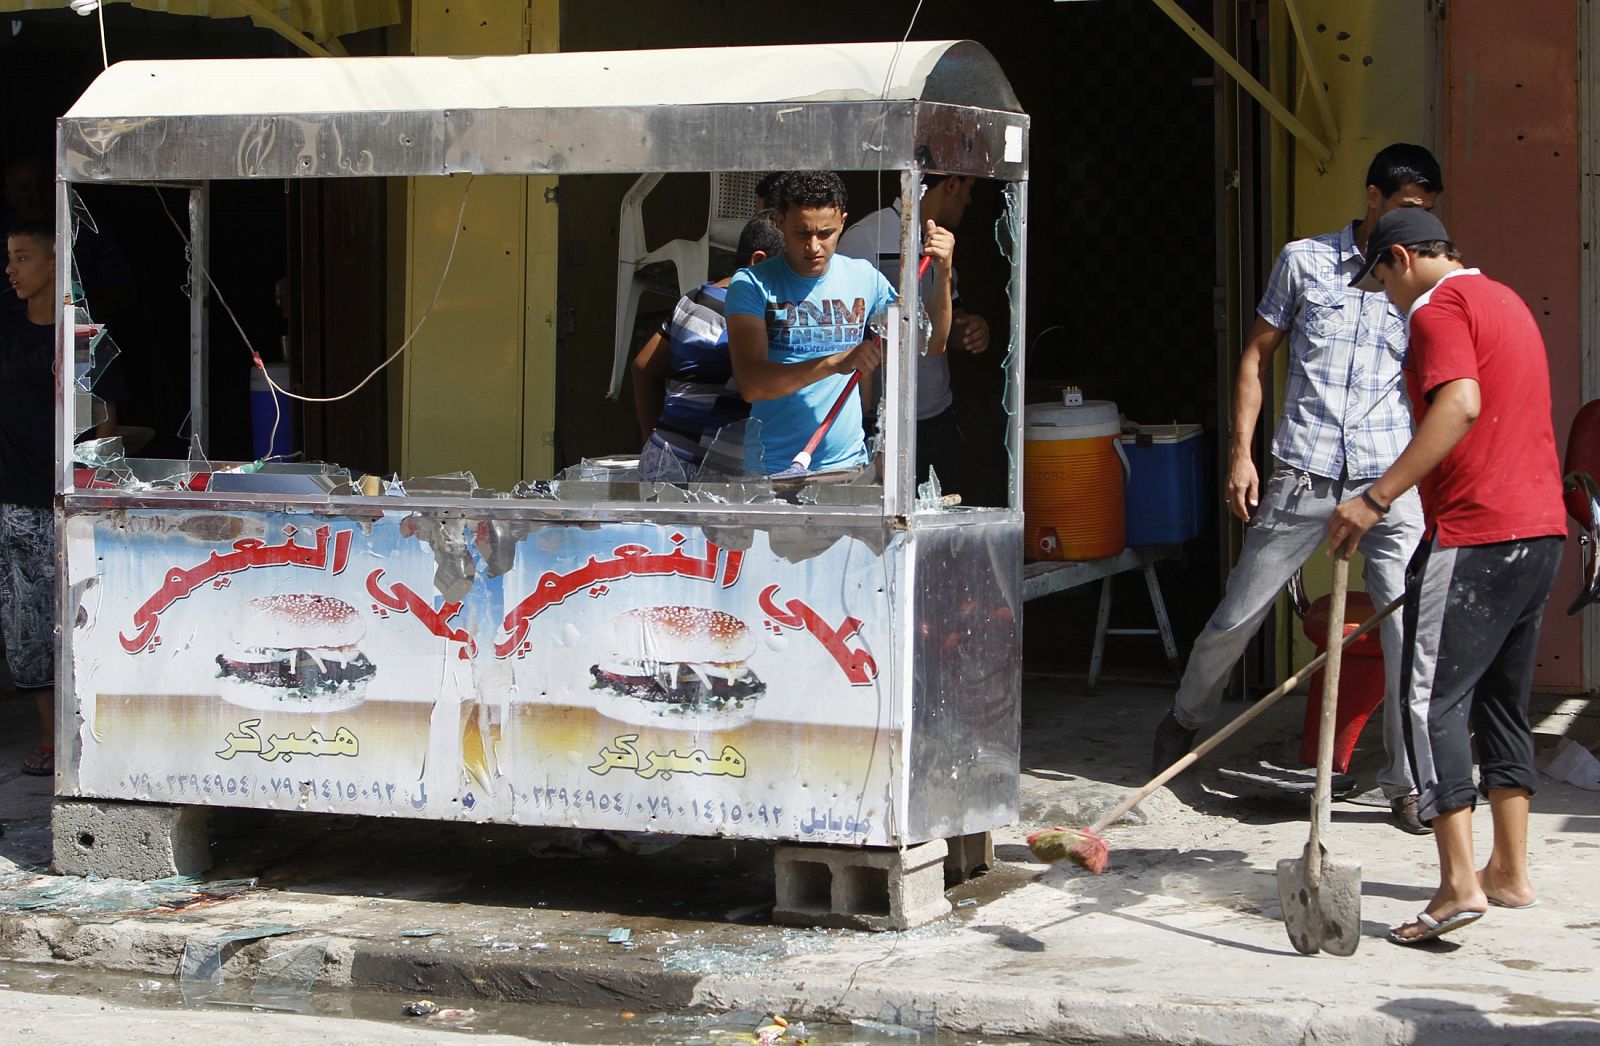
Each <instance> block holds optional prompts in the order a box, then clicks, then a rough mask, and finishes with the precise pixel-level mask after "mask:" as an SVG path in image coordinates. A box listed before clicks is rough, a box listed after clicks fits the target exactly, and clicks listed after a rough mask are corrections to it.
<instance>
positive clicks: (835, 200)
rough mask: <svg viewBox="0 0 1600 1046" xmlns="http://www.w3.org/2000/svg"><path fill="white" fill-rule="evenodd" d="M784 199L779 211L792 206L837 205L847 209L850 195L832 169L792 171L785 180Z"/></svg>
mask: <svg viewBox="0 0 1600 1046" xmlns="http://www.w3.org/2000/svg"><path fill="white" fill-rule="evenodd" d="M782 197H783V198H782V199H781V200H780V201H779V202H778V213H779V214H785V213H787V212H788V210H789V208H790V207H837V208H839V213H841V214H843V213H844V212H845V210H846V208H845V204H846V202H847V201H848V197H847V196H846V194H845V191H844V182H843V181H841V180H840V178H839V176H838V175H837V174H834V173H833V172H832V171H791V172H789V176H788V177H787V178H785V179H784V180H783V193H782Z"/></svg>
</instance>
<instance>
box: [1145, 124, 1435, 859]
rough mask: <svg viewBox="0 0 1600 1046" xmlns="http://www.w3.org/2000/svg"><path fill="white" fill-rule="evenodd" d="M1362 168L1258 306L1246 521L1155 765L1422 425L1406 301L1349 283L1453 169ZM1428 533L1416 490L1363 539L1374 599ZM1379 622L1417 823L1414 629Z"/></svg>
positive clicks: (1400, 767) (1388, 741) (1248, 404)
mask: <svg viewBox="0 0 1600 1046" xmlns="http://www.w3.org/2000/svg"><path fill="white" fill-rule="evenodd" d="M1366 184H1367V194H1366V195H1367V213H1366V216H1365V217H1364V218H1361V219H1358V220H1356V221H1353V222H1351V223H1350V224H1349V225H1347V226H1345V227H1344V228H1343V229H1340V230H1338V231H1336V232H1331V233H1327V234H1325V235H1322V236H1314V237H1311V238H1310V239H1305V240H1296V241H1294V242H1293V243H1290V244H1288V245H1287V246H1286V247H1284V248H1283V252H1282V253H1281V254H1279V255H1278V262H1277V264H1276V265H1275V266H1274V267H1273V270H1272V276H1271V278H1270V279H1269V280H1268V282H1267V290H1266V294H1265V295H1264V296H1263V297H1262V299H1261V304H1260V305H1259V306H1258V307H1257V309H1256V319H1255V323H1254V324H1253V325H1252V326H1251V328H1250V332H1249V335H1248V337H1247V339H1246V342H1245V347H1244V353H1243V355H1242V356H1241V357H1240V360H1239V371H1238V376H1237V380H1236V390H1235V395H1234V408H1233V433H1232V437H1231V440H1230V451H1229V467H1228V482H1227V499H1228V508H1229V510H1230V511H1232V512H1233V514H1234V515H1235V516H1238V517H1239V518H1240V519H1241V520H1243V521H1244V522H1245V523H1246V524H1248V528H1247V529H1246V530H1245V538H1244V549H1243V551H1242V552H1241V553H1240V556H1239V562H1238V563H1237V564H1236V565H1235V566H1234V568H1233V571H1232V572H1231V573H1230V574H1229V575H1228V584H1227V592H1226V594H1225V595H1224V596H1223V599H1222V603H1221V604H1220V605H1219V606H1218V607H1217V609H1216V611H1215V612H1214V613H1213V614H1212V615H1211V620H1210V621H1208V622H1206V627H1205V629H1204V631H1202V632H1201V634H1200V637H1199V638H1198V639H1197V640H1195V644H1194V649H1193V650H1192V651H1191V652H1190V654H1189V664H1188V668H1187V669H1186V671H1185V672H1184V675H1183V681H1182V683H1180V684H1179V687H1178V692H1177V695H1176V696H1175V698H1174V700H1173V707H1172V710H1171V711H1169V712H1168V713H1167V715H1166V718H1165V719H1163V720H1162V722H1161V725H1160V726H1159V727H1158V728H1157V730H1156V738H1155V750H1154V758H1153V766H1154V770H1155V771H1157V772H1159V771H1160V770H1163V769H1165V768H1166V767H1168V766H1170V765H1171V764H1172V763H1174V762H1176V761H1177V760H1178V759H1179V758H1180V757H1181V756H1183V755H1184V754H1185V753H1186V752H1188V751H1189V750H1190V748H1192V747H1193V743H1194V738H1195V734H1196V733H1197V732H1198V730H1199V728H1200V727H1201V726H1203V725H1204V724H1205V723H1206V722H1208V721H1209V720H1211V719H1213V718H1214V717H1215V716H1216V714H1217V711H1218V709H1219V707H1220V704H1221V698H1222V689H1223V686H1224V684H1225V683H1226V682H1227V678H1228V674H1229V673H1230V672H1231V671H1232V669H1233V666H1234V664H1235V662H1237V661H1238V659H1239V657H1240V655H1241V654H1242V653H1243V652H1244V648H1245V646H1246V644H1248V643H1249V641H1250V638H1251V637H1252V636H1253V635H1255V633H1256V630H1257V629H1258V628H1260V627H1261V622H1262V621H1263V620H1264V619H1265V618H1266V615H1267V611H1268V610H1269V609H1270V608H1271V606H1272V603H1273V601H1274V600H1275V599H1276V598H1277V595H1278V593H1279V592H1280V591H1281V590H1282V589H1283V586H1284V585H1285V584H1287V583H1288V581H1289V579H1290V578H1291V577H1292V576H1293V575H1294V573H1295V571H1296V570H1298V569H1299V568H1300V566H1301V564H1303V563H1304V562H1305V561H1306V559H1307V558H1308V557H1309V556H1310V555H1311V553H1312V552H1313V551H1315V549H1316V548H1317V546H1318V544H1319V543H1320V542H1321V540H1322V538H1323V536H1324V531H1325V529H1326V524H1327V521H1328V518H1329V517H1330V516H1331V515H1332V514H1333V510H1334V509H1335V508H1336V507H1337V506H1338V505H1339V503H1340V502H1341V501H1343V500H1344V499H1346V498H1349V497H1359V496H1360V494H1361V492H1362V491H1364V490H1366V488H1367V487H1368V486H1370V485H1371V484H1372V482H1373V481H1374V480H1376V479H1377V478H1378V477H1379V476H1381V475H1383V473H1384V471H1385V470H1386V469H1387V468H1388V467H1389V466H1390V465H1391V464H1393V462H1394V460H1395V458H1397V457H1399V456H1400V452H1401V451H1402V450H1404V449H1405V446H1406V444H1407V443H1408V442H1409V441H1410V439H1411V412H1410V409H1409V406H1408V404H1407V402H1406V396H1405V382H1404V378H1403V377H1402V374H1401V369H1400V367H1401V363H1402V362H1403V361H1404V359H1405V355H1406V324H1405V317H1404V315H1403V314H1402V313H1401V312H1400V311H1399V310H1397V309H1396V308H1395V307H1394V305H1393V304H1392V303H1390V301H1389V300H1388V298H1387V297H1385V296H1384V295H1382V294H1370V293H1367V292H1365V291H1360V290H1356V289H1354V288H1351V287H1349V286H1347V284H1348V283H1349V281H1350V277H1351V276H1352V275H1353V274H1354V273H1356V272H1357V271H1359V270H1360V269H1361V266H1362V265H1363V263H1364V256H1363V251H1364V250H1365V248H1366V244H1367V237H1368V235H1369V234H1370V233H1371V232H1372V228H1373V226H1374V225H1376V224H1377V221H1378V218H1379V216H1381V215H1383V214H1387V213H1388V212H1390V211H1392V210H1396V209H1398V208H1401V207H1422V208H1426V209H1429V210H1431V209H1432V208H1433V203H1434V200H1435V198H1437V197H1438V195H1439V193H1440V192H1441V191H1443V188H1444V185H1443V178H1442V175H1441V174H1440V171H1439V162H1438V161H1437V160H1435V159H1434V158H1433V155H1432V154H1431V153H1429V152H1428V150H1427V149H1424V148H1423V147H1422V146H1420V145H1405V144H1397V145H1391V146H1389V147H1388V148H1386V149H1384V150H1383V151H1382V152H1380V153H1378V155H1377V156H1376V157H1375V158H1374V159H1373V161H1372V165H1371V166H1370V167H1369V168H1368V170H1367V183H1366ZM1285 340H1287V341H1288V345H1289V378H1288V384H1287V386H1286V388H1285V389H1284V401H1283V414H1282V416H1281V417H1280V418H1279V420H1278V428H1277V432H1276V433H1275V435H1274V436H1273V439H1272V451H1271V453H1272V461H1271V464H1270V469H1269V471H1268V473H1267V475H1266V481H1265V483H1263V482H1262V478H1261V475H1260V474H1259V473H1258V472H1257V469H1256V464H1255V461H1254V460H1253V458H1252V447H1251V444H1252V437H1253V436H1254V434H1255V430H1256V422H1257V420H1258V419H1259V417H1260V413H1261V403H1262V400H1263V397H1264V392H1265V389H1266V387H1267V383H1268V382H1269V381H1271V380H1272V366H1271V363H1272V356H1273V354H1274V353H1275V352H1277V350H1278V348H1279V347H1280V346H1282V345H1283V344H1284V342H1285ZM1263 502H1264V503H1263ZM1421 535H1422V506H1421V503H1420V502H1419V501H1418V499H1417V496H1416V492H1415V491H1408V492H1407V494H1406V495H1405V496H1404V497H1402V498H1400V499H1398V500H1397V501H1396V502H1395V504H1394V507H1393V508H1392V510H1391V511H1390V512H1389V514H1388V515H1387V516H1385V517H1384V519H1383V520H1382V522H1381V523H1380V524H1379V525H1378V526H1375V527H1373V528H1372V530H1370V531H1369V532H1368V533H1367V534H1366V536H1365V537H1364V538H1363V539H1362V542H1361V552H1362V554H1363V555H1364V556H1365V558H1366V568H1365V572H1364V577H1365V579H1366V585H1367V591H1368V592H1369V593H1371V595H1372V599H1373V602H1374V604H1375V605H1377V606H1386V605H1388V604H1389V603H1390V602H1391V601H1392V600H1394V599H1396V598H1398V597H1399V595H1400V594H1401V592H1402V591H1403V590H1404V588H1405V569H1406V564H1407V562H1408V561H1409V560H1410V558H1411V553H1412V551H1413V550H1414V549H1415V548H1416V545H1417V541H1418V540H1419V539H1420V537H1421ZM1381 638H1382V642H1383V653H1384V669H1385V675H1386V677H1387V685H1386V687H1385V698H1386V700H1385V701H1384V715H1383V741H1384V749H1385V752H1386V760H1385V766H1384V769H1383V771H1382V772H1381V773H1380V774H1379V776H1378V784H1379V786H1380V787H1381V788H1382V789H1383V792H1384V796H1385V797H1386V798H1387V799H1388V800H1389V804H1390V809H1391V810H1392V811H1393V814H1394V817H1395V820H1396V822H1397V823H1398V824H1399V826H1400V827H1401V828H1403V829H1405V830H1407V831H1410V832H1414V833H1419V834H1420V833H1423V832H1426V831H1427V828H1426V827H1425V826H1424V825H1423V824H1422V823H1421V821H1420V820H1419V819H1418V817H1417V797H1416V786H1415V784H1414V782H1413V781H1412V777H1411V768H1410V766H1409V765H1408V763H1407V760H1406V754H1405V744H1404V739H1403V736H1402V732H1401V731H1402V726H1401V718H1400V716H1401V712H1402V710H1403V705H1404V702H1403V701H1401V700H1399V699H1398V698H1397V697H1396V696H1395V695H1396V688H1397V686H1398V683H1399V671H1400V659H1401V651H1402V643H1403V637H1402V635H1401V624H1400V620H1399V618H1398V617H1396V616H1391V617H1390V618H1389V619H1388V620H1387V621H1385V622H1384V624H1383V625H1382V635H1381ZM1336 790H1337V789H1336Z"/></svg>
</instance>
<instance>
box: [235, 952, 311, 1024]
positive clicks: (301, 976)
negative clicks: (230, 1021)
mask: <svg viewBox="0 0 1600 1046" xmlns="http://www.w3.org/2000/svg"><path fill="white" fill-rule="evenodd" d="M327 953H328V946H327V942H326V941H310V942H308V943H306V944H302V945H300V946H298V947H293V948H287V949H285V950H283V951H281V952H278V953H277V954H275V955H269V956H267V957H266V958H265V959H263V960H262V961H261V966H260V967H259V968H258V969H257V971H256V980H255V986H254V987H252V988H251V989H250V1001H251V1003H253V1004H255V1005H257V1006H264V1007H267V1008H270V1009H276V1010H293V1011H298V1012H306V1013H308V1012H310V1010H311V986H312V985H313V984H315V983H316V980H317V977H318V976H319V975H320V974H321V973H322V965H323V962H324V961H325V960H326V958H327Z"/></svg>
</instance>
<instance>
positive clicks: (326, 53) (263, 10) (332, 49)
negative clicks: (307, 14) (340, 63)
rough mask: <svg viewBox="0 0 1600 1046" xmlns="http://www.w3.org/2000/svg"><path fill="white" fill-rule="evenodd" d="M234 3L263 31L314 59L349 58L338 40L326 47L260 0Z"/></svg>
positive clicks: (239, 0)
mask: <svg viewBox="0 0 1600 1046" xmlns="http://www.w3.org/2000/svg"><path fill="white" fill-rule="evenodd" d="M233 2H234V3H235V4H236V5H238V6H239V7H240V8H242V9H243V10H244V12H245V13H246V14H247V15H249V16H250V20H251V21H253V22H255V23H256V24H257V25H259V26H261V27H262V28H263V29H271V30H272V31H273V32H275V33H277V34H278V35H279V36H281V37H283V38H284V39H285V40H287V41H289V42H290V43H291V44H294V45H295V46H296V47H298V48H300V50H302V51H304V52H305V53H306V54H308V55H310V56H311V57H313V58H334V57H339V58H348V57H349V54H348V53H347V52H346V51H345V49H344V45H343V44H341V43H339V41H337V40H330V41H328V46H326V47H324V46H322V45H321V44H319V43H317V42H316V41H315V40H313V39H311V37H309V36H307V35H306V34H305V33H304V32H302V31H301V30H300V29H299V28H297V27H296V26H295V25H294V24H293V23H291V22H289V21H288V20H286V19H284V18H282V17H280V16H279V15H278V13H277V12H276V11H272V10H269V9H268V8H267V6H266V5H265V4H263V3H261V2H260V0H233Z"/></svg>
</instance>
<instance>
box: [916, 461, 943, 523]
mask: <svg viewBox="0 0 1600 1046" xmlns="http://www.w3.org/2000/svg"><path fill="white" fill-rule="evenodd" d="M943 500H944V492H943V491H941V490H940V489H939V474H938V473H937V472H935V471H934V470H933V466H932V465H929V466H928V482H926V483H919V484H917V511H918V512H937V511H939V509H940V508H942V507H943V504H942V503H943Z"/></svg>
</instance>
